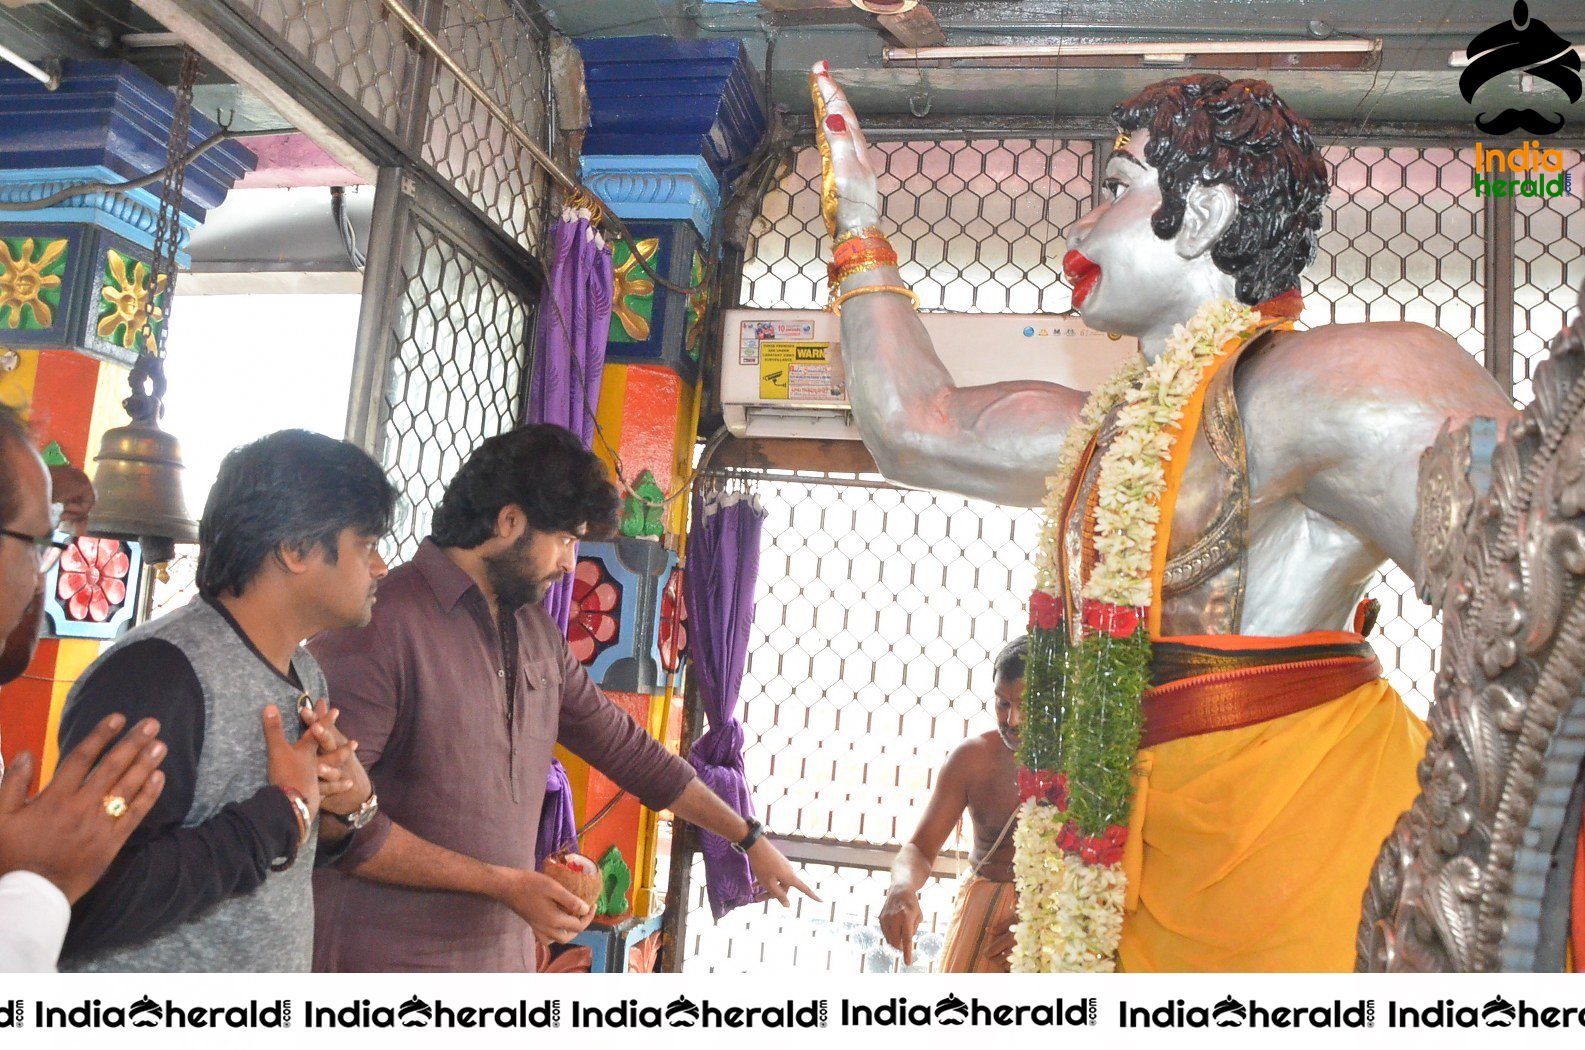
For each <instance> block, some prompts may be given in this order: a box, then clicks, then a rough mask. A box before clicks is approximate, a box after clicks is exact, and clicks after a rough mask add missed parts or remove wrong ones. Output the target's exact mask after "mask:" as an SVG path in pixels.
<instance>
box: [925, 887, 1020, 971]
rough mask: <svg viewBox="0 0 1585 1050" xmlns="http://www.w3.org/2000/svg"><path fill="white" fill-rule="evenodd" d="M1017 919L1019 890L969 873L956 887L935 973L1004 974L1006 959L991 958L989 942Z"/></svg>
mask: <svg viewBox="0 0 1585 1050" xmlns="http://www.w3.org/2000/svg"><path fill="white" fill-rule="evenodd" d="M1017 919H1018V889H1017V887H1015V886H1014V885H1013V884H1012V883H1010V882H992V881H991V880H990V879H987V878H985V877H984V876H981V875H971V876H969V877H968V878H967V879H965V880H964V882H963V886H962V888H961V889H959V890H958V905H957V909H956V910H955V911H954V912H953V914H952V925H951V926H949V927H948V928H947V940H946V943H945V944H944V945H942V947H941V963H940V965H938V966H937V967H936V972H937V973H1006V972H1007V959H1006V958H1005V957H1004V958H1001V959H992V958H991V957H990V951H989V949H990V945H991V941H993V940H995V939H996V936H997V935H998V934H1000V933H1003V932H1005V931H1006V930H1007V927H1008V926H1009V925H1010V924H1012V923H1013V922H1016V921H1017Z"/></svg>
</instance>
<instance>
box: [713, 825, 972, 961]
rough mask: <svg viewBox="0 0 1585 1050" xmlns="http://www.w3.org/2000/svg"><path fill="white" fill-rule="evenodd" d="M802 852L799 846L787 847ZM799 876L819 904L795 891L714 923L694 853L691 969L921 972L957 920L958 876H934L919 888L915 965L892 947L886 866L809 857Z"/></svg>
mask: <svg viewBox="0 0 1585 1050" xmlns="http://www.w3.org/2000/svg"><path fill="white" fill-rule="evenodd" d="M784 849H786V851H787V853H788V855H789V856H792V857H794V858H797V857H798V853H797V850H796V848H792V847H786V846H784ZM798 873H799V876H800V877H801V878H802V879H803V880H804V882H806V883H808V884H809V887H810V889H812V890H814V891H815V893H817V894H819V896H820V899H821V901H823V902H824V903H817V902H815V901H812V900H809V899H808V898H807V897H804V896H803V895H802V894H799V893H797V892H794V894H793V897H792V907H791V908H783V907H782V906H781V905H780V904H778V903H776V902H775V901H768V902H766V903H764V904H756V905H750V906H746V907H742V908H739V909H737V910H736V911H734V912H731V913H730V914H728V915H727V916H726V917H725V918H723V919H722V920H721V921H720V922H719V923H712V922H711V921H710V909H709V906H708V905H707V904H706V903H705V896H704V892H705V891H704V861H703V860H702V859H701V858H700V857H699V856H698V855H697V854H695V855H694V862H693V872H692V876H691V878H690V880H689V883H688V884H689V886H690V887H691V889H690V898H691V899H690V901H689V908H690V913H691V914H692V915H694V916H696V917H697V921H695V919H693V918H691V919H690V920H689V923H688V934H687V944H686V945H685V946H684V952H683V957H684V958H683V972H685V973H765V972H767V971H769V972H772V973H775V972H781V973H786V972H790V971H793V970H798V971H801V972H811V971H813V972H820V971H824V972H827V973H892V972H907V973H922V972H928V971H930V970H933V969H934V968H935V964H936V961H937V960H938V959H939V958H940V956H941V948H942V945H943V943H944V942H945V940H946V933H947V925H948V923H949V922H950V921H951V918H952V902H953V896H954V894H955V893H956V891H957V886H958V882H957V880H956V879H950V878H933V879H930V880H929V881H928V882H926V883H925V885H924V888H923V889H921V890H920V891H919V903H920V910H922V911H923V912H924V916H925V918H924V921H923V922H922V923H920V926H919V935H918V937H917V938H916V939H915V942H914V961H913V965H912V966H908V967H904V966H903V964H902V956H900V955H899V954H898V953H897V952H895V951H892V950H891V949H890V948H888V947H887V946H886V942H885V941H884V940H883V939H882V938H881V933H880V911H881V905H882V904H883V903H885V900H886V887H887V885H889V884H890V882H891V877H890V875H889V874H888V873H887V872H886V871H884V870H880V871H877V870H874V869H871V868H865V867H859V866H855V865H847V864H841V865H839V864H821V863H817V862H813V861H805V862H804V863H801V864H799V865H798Z"/></svg>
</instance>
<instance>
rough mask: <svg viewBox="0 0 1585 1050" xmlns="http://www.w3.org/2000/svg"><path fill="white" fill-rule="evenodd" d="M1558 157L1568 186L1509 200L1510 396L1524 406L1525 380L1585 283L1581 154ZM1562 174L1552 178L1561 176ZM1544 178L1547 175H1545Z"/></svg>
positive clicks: (1527, 390)
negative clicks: (1511, 223)
mask: <svg viewBox="0 0 1585 1050" xmlns="http://www.w3.org/2000/svg"><path fill="white" fill-rule="evenodd" d="M1562 153H1563V172H1572V173H1573V177H1574V180H1575V181H1574V183H1573V186H1572V189H1571V190H1570V191H1569V192H1566V193H1564V194H1563V195H1562V196H1560V197H1514V198H1512V202H1513V207H1514V213H1515V214H1514V245H1513V268H1514V274H1513V283H1514V289H1513V330H1514V368H1513V379H1514V383H1513V397H1514V401H1515V402H1517V403H1518V404H1521V405H1526V404H1529V403H1530V399H1531V394H1530V378H1531V376H1532V375H1534V373H1535V366H1536V365H1537V364H1538V363H1539V362H1540V361H1541V359H1542V358H1543V357H1544V356H1545V354H1546V344H1547V342H1548V341H1549V340H1551V338H1552V336H1553V335H1555V334H1556V333H1557V332H1558V331H1559V330H1560V329H1562V327H1563V321H1564V318H1565V317H1566V316H1567V315H1568V314H1569V313H1570V312H1571V311H1572V310H1573V309H1574V308H1575V306H1576V305H1577V304H1578V302H1579V290H1580V287H1581V285H1585V249H1582V247H1581V246H1582V245H1585V198H1582V197H1581V196H1580V193H1581V189H1580V186H1579V184H1578V179H1579V177H1580V175H1581V173H1582V172H1585V168H1582V167H1581V164H1582V162H1585V155H1582V154H1581V152H1580V151H1579V150H1577V149H1566V150H1563V151H1562ZM1562 175H1563V173H1559V174H1558V176H1557V177H1559V178H1561V177H1562ZM1548 177H1549V178H1550V177H1551V175H1550V173H1548Z"/></svg>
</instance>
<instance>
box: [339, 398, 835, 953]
mask: <svg viewBox="0 0 1585 1050" xmlns="http://www.w3.org/2000/svg"><path fill="white" fill-rule="evenodd" d="M617 506H618V502H617V496H616V492H615V489H614V488H613V487H612V486H611V485H610V483H609V482H608V481H606V479H605V474H604V468H603V466H602V465H601V464H600V462H599V460H598V459H596V458H595V457H594V456H593V455H592V454H591V453H589V452H587V451H586V450H584V449H583V448H582V447H581V446H580V445H579V444H578V442H577V440H576V439H575V438H573V437H572V435H571V434H569V433H568V432H566V431H565V430H562V429H561V428H559V427H551V426H543V425H541V426H530V427H523V428H521V429H519V430H516V431H513V432H511V433H509V434H503V435H501V436H499V437H496V438H491V439H490V440H489V441H486V442H485V443H484V444H483V445H481V446H480V447H479V449H477V450H476V451H475V452H474V453H473V455H472V456H470V457H469V460H468V462H467V463H466V464H464V466H463V468H462V470H461V471H460V472H459V473H458V474H457V476H456V478H454V479H453V480H452V482H451V483H450V485H448V486H447V489H446V495H445V498H444V499H443V500H442V502H441V505H440V507H439V508H437V510H436V512H435V520H434V532H433V535H432V536H431V538H430V539H428V540H425V541H424V543H423V545H422V546H421V547H420V548H419V550H418V553H417V555H415V556H414V558H413V560H412V561H411V562H409V563H408V564H406V565H403V566H401V567H400V568H397V569H395V570H393V571H392V572H391V574H390V576H389V577H387V578H386V579H385V581H384V582H383V583H382V584H381V586H380V591H379V597H378V601H377V602H376V604H375V609H374V619H373V621H372V622H371V623H370V624H369V625H368V626H367V627H363V628H359V629H356V630H344V631H335V632H332V633H330V634H327V635H324V636H321V637H320V638H319V639H317V640H315V641H314V642H313V643H312V645H311V649H312V651H313V653H314V656H315V658H317V659H318V661H319V663H320V666H321V667H322V668H323V669H324V673H325V677H326V679H327V680H328V681H329V683H330V692H331V696H332V697H333V698H334V699H333V702H334V704H335V706H336V707H338V708H340V710H341V719H340V722H339V723H338V728H339V729H340V730H341V731H343V732H344V733H345V734H346V735H347V736H348V737H350V738H352V739H354V740H356V741H357V742H358V757H359V758H360V759H361V760H362V761H363V764H364V766H365V767H366V768H367V769H368V771H369V776H370V778H371V780H372V781H373V784H374V787H375V790H376V791H377V793H378V796H379V810H378V812H377V813H376V814H375V816H374V817H373V819H372V821H370V823H369V824H368V825H367V826H366V827H364V828H363V829H362V830H360V831H359V833H358V834H357V835H356V836H355V837H354V840H353V844H352V846H351V848H350V849H349V850H348V851H347V853H346V854H345V855H344V856H343V857H342V858H341V859H340V860H339V861H337V863H336V864H335V865H334V866H333V867H330V868H325V869H321V870H320V871H319V872H317V873H316V876H315V882H314V895H315V910H316V915H315V942H314V968H315V969H316V970H331V971H370V970H455V971H470V972H478V971H531V970H533V969H534V957H535V951H534V948H535V945H534V938H535V936H536V935H538V936H539V937H541V938H543V939H546V940H555V941H566V940H570V939H571V938H572V937H574V936H576V935H577V933H578V932H579V931H580V930H582V929H583V928H584V926H586V925H587V924H588V921H589V919H590V918H591V915H590V913H589V909H588V908H587V906H585V905H584V904H583V902H582V901H580V900H578V899H577V898H576V897H573V896H572V895H571V894H570V893H568V892H567V891H566V890H565V889H563V888H562V887H561V886H560V885H559V884H557V883H556V882H554V881H553V880H551V879H550V878H549V877H547V876H545V875H541V874H539V873H537V872H535V871H534V870H533V865H534V844H535V838H536V833H537V830H538V827H539V814H540V808H541V806H542V804H543V802H544V794H545V775H546V772H547V769H548V767H549V764H550V759H551V748H552V745H554V744H555V743H556V742H557V741H558V740H559V741H560V742H561V743H562V744H563V745H564V746H566V747H567V748H568V749H569V750H571V751H572V752H573V753H575V754H577V755H578V756H579V757H581V758H583V759H585V760H587V761H588V762H590V763H591V764H592V765H594V766H595V767H596V768H598V769H600V770H601V772H603V773H605V774H606V775H607V776H609V777H610V778H611V779H612V780H613V781H615V782H616V783H617V784H618V785H619V786H620V787H622V788H623V789H624V790H626V791H628V792H630V793H631V794H633V795H634V796H635V797H637V798H638V799H639V800H640V801H642V802H643V803H644V804H645V805H647V806H649V807H651V808H652V809H663V808H670V809H672V810H673V811H674V812H675V813H676V814H677V815H678V816H679V817H681V818H682V819H684V820H690V821H692V822H694V823H697V824H700V825H702V826H704V827H706V828H708V829H709V830H711V831H713V832H715V833H716V834H718V835H721V836H722V837H724V838H726V839H728V840H729V841H732V842H739V843H740V844H741V845H742V846H743V847H744V848H745V849H746V850H747V852H748V857H749V862H750V865H751V867H752V868H753V871H754V874H755V877H756V878H757V880H758V881H759V883H760V885H761V887H762V888H763V889H764V890H765V891H766V892H767V893H769V894H770V895H771V896H775V897H776V898H777V899H779V900H781V901H782V903H783V904H786V903H787V901H786V894H787V891H788V889H789V888H792V887H796V888H798V889H800V890H802V891H803V892H805V893H809V890H808V888H807V887H805V886H804V885H803V884H802V883H801V882H800V881H799V880H798V879H797V877H796V876H795V875H794V874H793V871H792V868H791V866H790V865H788V863H787V861H786V858H784V857H783V856H782V855H781V854H780V853H779V852H777V850H776V848H775V847H774V846H773V845H771V843H770V842H769V840H768V839H766V838H764V837H763V836H762V835H761V834H760V829H759V826H758V824H757V822H755V823H751V822H749V821H745V820H744V819H743V818H742V817H740V816H738V815H737V814H736V813H735V812H733V811H732V809H731V808H730V807H728V806H727V805H726V803H724V802H722V801H721V800H720V799H719V798H717V797H716V796H715V795H714V794H713V793H711V792H710V791H709V789H708V788H706V787H704V785H703V784H701V783H699V782H698V781H697V780H696V779H695V778H694V774H693V770H692V768H691V767H690V766H689V765H688V764H687V763H686V762H683V761H682V760H680V759H678V758H677V757H676V756H674V755H672V754H670V753H669V752H667V751H666V750H665V749H664V748H663V747H662V746H661V745H660V744H658V743H657V742H656V741H655V740H654V739H653V738H651V737H650V736H649V735H648V734H647V733H646V732H645V731H644V730H643V729H642V728H640V727H639V725H638V724H637V723H636V722H634V721H633V719H632V718H630V717H629V716H628V715H627V714H626V713H624V712H623V711H622V710H621V709H619V708H617V707H616V706H615V705H613V704H612V703H610V702H609V701H608V700H606V698H605V697H604V696H602V695H601V693H600V691H599V690H598V689H597V688H596V687H595V685H594V684H593V683H592V682H591V681H590V680H589V676H588V675H587V673H585V671H584V669H583V667H582V666H581V665H580V664H579V663H578V661H577V660H576V659H574V658H573V656H572V653H571V650H570V649H569V648H568V647H567V643H566V641H565V639H564V638H562V637H561V635H560V632H558V631H557V630H556V627H555V625H554V623H553V622H552V621H551V619H550V617H548V616H547V615H546V614H545V612H544V610H543V609H542V608H541V607H540V606H539V604H538V602H539V599H540V598H541V597H542V596H543V594H544V591H545V589H546V588H547V587H548V586H549V585H550V583H552V582H554V581H555V580H556V579H559V578H560V577H561V576H562V575H564V574H565V573H567V572H569V571H571V569H572V567H573V558H574V551H575V549H576V540H577V538H578V537H580V536H582V535H585V534H587V533H588V532H589V530H591V529H592V530H594V531H595V532H596V533H600V532H607V531H609V530H610V529H611V527H612V526H613V525H614V522H615V518H616V512H617ZM810 895H811V896H813V895H812V894H810Z"/></svg>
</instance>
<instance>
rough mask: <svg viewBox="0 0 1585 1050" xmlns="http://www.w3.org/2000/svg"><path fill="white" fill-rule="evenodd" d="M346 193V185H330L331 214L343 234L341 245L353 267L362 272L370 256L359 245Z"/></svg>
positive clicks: (338, 229)
mask: <svg viewBox="0 0 1585 1050" xmlns="http://www.w3.org/2000/svg"><path fill="white" fill-rule="evenodd" d="M346 195H347V188H346V187H345V186H332V187H330V216H331V218H332V219H334V220H335V223H336V231H337V232H338V233H340V234H341V247H342V248H344V249H345V250H346V252H347V258H348V259H349V260H350V261H351V262H352V266H353V269H355V270H357V271H358V272H359V273H362V272H363V267H364V264H365V263H366V262H368V257H367V256H365V255H364V254H363V250H362V249H361V248H359V247H358V231H357V230H355V229H353V228H352V217H351V216H350V215H348V214H347V203H346Z"/></svg>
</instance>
